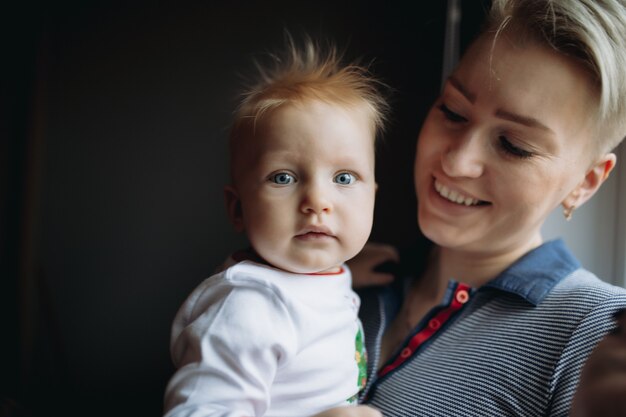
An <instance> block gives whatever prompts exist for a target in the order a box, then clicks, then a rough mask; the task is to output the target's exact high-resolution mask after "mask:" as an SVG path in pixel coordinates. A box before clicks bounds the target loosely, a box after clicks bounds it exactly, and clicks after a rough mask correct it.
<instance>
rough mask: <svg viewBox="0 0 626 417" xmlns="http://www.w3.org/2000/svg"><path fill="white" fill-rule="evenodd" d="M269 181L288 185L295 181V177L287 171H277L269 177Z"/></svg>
mask: <svg viewBox="0 0 626 417" xmlns="http://www.w3.org/2000/svg"><path fill="white" fill-rule="evenodd" d="M270 181H272V182H273V183H275V184H278V185H289V184H292V183H294V182H295V178H294V177H293V176H291V174H288V173H287V172H279V173H278V174H274V175H272V176H271V177H270Z"/></svg>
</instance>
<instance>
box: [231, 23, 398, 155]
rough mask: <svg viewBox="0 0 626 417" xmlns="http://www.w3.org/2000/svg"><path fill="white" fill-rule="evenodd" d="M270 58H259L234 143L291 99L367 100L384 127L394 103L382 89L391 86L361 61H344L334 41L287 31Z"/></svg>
mask: <svg viewBox="0 0 626 417" xmlns="http://www.w3.org/2000/svg"><path fill="white" fill-rule="evenodd" d="M267 58H268V61H269V62H268V63H267V64H261V63H259V62H257V63H256V69H257V76H256V77H255V80H254V82H252V83H251V85H250V86H249V87H247V88H246V89H245V91H244V93H243V95H242V100H241V102H240V104H239V106H238V108H237V111H236V113H235V118H234V122H233V127H232V130H231V134H230V140H231V151H232V147H233V143H234V142H236V141H238V140H239V138H240V137H241V136H245V135H251V134H252V135H253V134H254V130H255V129H254V127H255V125H256V124H257V123H258V122H259V121H260V120H261V119H262V118H263V117H264V116H265V115H266V114H268V113H271V112H272V111H273V110H276V109H277V108H279V107H281V106H284V105H286V104H294V103H301V102H304V101H308V100H320V101H324V102H326V103H330V104H337V105H340V106H344V107H346V108H350V107H352V106H365V107H366V109H367V110H368V112H369V114H370V115H371V120H372V129H373V132H374V134H375V135H376V134H380V133H381V132H382V131H383V130H384V122H385V120H386V115H387V113H388V109H389V105H388V103H387V100H386V99H385V98H384V96H383V95H382V94H381V88H386V86H385V85H384V84H383V83H382V82H380V81H379V80H377V79H376V78H374V77H373V76H372V75H371V74H370V72H369V70H368V68H367V67H365V66H362V65H360V64H359V63H358V62H351V63H348V64H344V63H343V54H342V53H340V52H339V51H338V50H337V48H336V47H335V46H334V45H331V44H329V45H327V46H326V47H322V46H321V45H320V44H319V43H315V42H313V41H312V40H311V39H310V38H309V37H305V40H304V42H303V46H302V47H299V46H297V45H296V43H295V42H294V40H293V38H292V37H291V36H290V35H289V34H287V35H286V48H285V50H284V52H283V53H281V54H271V55H268V57H267Z"/></svg>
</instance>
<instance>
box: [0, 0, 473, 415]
mask: <svg viewBox="0 0 626 417" xmlns="http://www.w3.org/2000/svg"><path fill="white" fill-rule="evenodd" d="M463 9H464V10H463V25H462V42H463V45H465V44H466V43H467V40H468V39H470V38H471V36H472V34H473V33H474V31H475V29H476V27H477V25H478V22H479V21H480V19H481V18H482V17H481V16H482V13H483V6H482V2H479V1H476V0H464V1H463ZM445 10H446V1H444V0H432V1H430V2H404V1H402V2H401V1H385V2H374V1H356V0H348V1H339V0H336V1H328V0H320V1H316V2H310V1H282V0H266V1H263V2H261V1H253V2H244V1H236V0H234V1H229V2H227V1H205V2H199V1H198V2H185V1H183V2H176V3H174V2H172V1H170V2H167V1H166V2H150V3H148V2H129V3H123V2H94V1H91V2H81V3H79V2H75V3H73V2H68V1H58V2H48V3H43V2H40V3H37V2H31V3H27V4H23V3H22V4H21V5H13V6H2V10H0V16H1V17H0V19H1V20H0V26H1V29H0V30H2V32H0V36H1V39H2V40H1V41H0V42H1V44H0V45H1V46H2V51H1V53H2V56H1V57H0V62H1V69H0V71H1V72H0V80H1V90H0V135H1V136H0V137H1V141H0V222H1V223H0V256H1V258H0V261H1V263H0V274H1V275H0V276H1V277H2V279H1V281H0V285H1V287H0V317H1V319H0V326H1V329H0V331H1V333H0V345H1V346H2V347H1V349H2V350H1V351H0V353H1V357H0V383H1V386H0V401H1V402H0V404H1V405H0V415H1V416H9V415H30V416H56V415H63V416H105V415H107V416H109V415H115V416H138V417H141V416H158V415H160V414H161V412H162V411H161V407H162V396H163V390H164V388H165V384H166V383H167V380H168V378H169V376H170V375H171V373H172V372H173V368H172V365H171V362H170V359H169V352H168V344H169V327H170V324H171V321H172V319H173V317H174V314H175V312H176V310H177V308H178V307H179V306H180V304H181V303H182V301H183V300H184V298H185V297H186V295H187V294H188V293H189V292H190V291H191V290H192V289H193V288H194V287H195V286H196V285H197V284H198V283H199V282H200V281H201V280H202V279H204V278H205V277H207V276H208V275H210V274H211V272H212V271H213V269H214V268H215V266H216V265H218V264H219V263H220V262H221V261H222V260H223V259H224V258H225V257H226V256H227V255H228V254H229V253H230V252H231V251H233V250H235V249H237V248H239V247H241V246H243V245H244V244H245V241H244V240H243V238H242V237H241V236H237V235H235V233H234V232H232V230H231V228H230V225H229V224H228V222H227V218H226V213H225V210H224V209H223V202H222V186H223V185H224V184H225V183H226V181H227V179H228V168H227V164H226V146H225V142H226V136H227V131H228V127H229V122H230V114H231V113H232V111H233V109H234V105H235V101H234V98H235V94H236V93H237V91H238V86H239V82H240V80H241V78H240V76H239V74H240V73H242V72H246V70H247V69H249V64H250V62H251V60H252V58H253V57H255V56H258V54H259V53H262V52H264V51H268V50H274V49H276V48H277V47H279V46H280V45H281V44H282V42H283V33H284V29H288V30H289V31H290V32H291V33H292V34H293V35H294V36H295V37H296V38H298V36H299V35H301V34H302V33H307V34H309V35H311V36H313V37H314V38H318V37H323V38H329V39H332V40H334V41H335V42H336V43H337V44H339V45H340V46H347V48H348V51H349V56H353V57H363V58H365V60H366V61H369V60H373V59H375V60H374V64H373V67H372V69H373V71H374V72H375V73H376V74H377V75H379V76H380V77H381V78H383V79H384V80H385V81H386V82H387V83H388V84H390V85H391V86H392V87H393V88H394V89H395V92H394V94H393V96H392V107H393V117H392V120H391V124H390V126H389V130H388V133H387V134H386V137H385V140H384V143H383V144H382V146H381V147H380V150H379V154H378V162H377V163H378V165H377V175H378V181H379V186H380V188H379V192H378V196H377V208H376V213H375V226H374V230H373V234H372V239H373V240H378V241H385V242H389V243H393V244H396V245H406V244H408V243H410V242H411V241H412V240H413V239H414V238H415V237H416V236H418V233H419V232H418V230H417V227H416V224H415V223H416V222H415V197H414V192H413V183H412V182H413V180H412V177H413V176H412V165H413V162H412V161H413V153H414V149H415V139H416V137H417V134H418V131H419V126H420V123H421V121H422V119H423V117H424V115H425V114H426V111H427V109H428V107H429V105H430V104H431V102H432V100H434V98H435V97H436V95H437V93H438V91H439V87H440V84H441V80H440V73H441V61H442V48H443V39H444V24H445Z"/></svg>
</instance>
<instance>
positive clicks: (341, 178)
mask: <svg viewBox="0 0 626 417" xmlns="http://www.w3.org/2000/svg"><path fill="white" fill-rule="evenodd" d="M334 181H335V182H336V183H337V184H341V185H350V184H352V183H354V182H355V181H356V177H355V176H354V175H352V174H350V173H349V172H342V173H341V174H337V175H336V176H335V180H334Z"/></svg>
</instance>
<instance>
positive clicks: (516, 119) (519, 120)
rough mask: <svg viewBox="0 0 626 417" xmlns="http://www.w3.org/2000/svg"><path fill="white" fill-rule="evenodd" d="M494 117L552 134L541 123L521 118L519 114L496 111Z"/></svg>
mask: <svg viewBox="0 0 626 417" xmlns="http://www.w3.org/2000/svg"><path fill="white" fill-rule="evenodd" d="M496 117H499V118H501V119H505V120H509V121H511V122H515V123H519V124H521V125H524V126H528V127H532V128H536V129H541V130H544V131H546V132H549V133H554V131H553V130H552V129H550V128H549V127H548V126H546V125H545V124H543V123H541V122H540V121H539V120H537V119H535V118H534V117H529V116H522V115H521V114H516V113H511V112H508V111H506V110H498V111H496Z"/></svg>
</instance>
